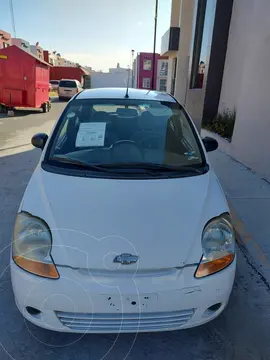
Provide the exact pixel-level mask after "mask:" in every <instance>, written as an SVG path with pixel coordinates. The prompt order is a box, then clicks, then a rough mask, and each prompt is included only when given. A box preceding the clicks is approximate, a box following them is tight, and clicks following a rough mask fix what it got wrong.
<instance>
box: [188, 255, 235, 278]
mask: <svg viewBox="0 0 270 360" xmlns="http://www.w3.org/2000/svg"><path fill="white" fill-rule="evenodd" d="M233 259H234V254H229V255H226V256H224V257H222V258H220V259H216V260H213V261H208V262H205V263H203V262H202V263H201V264H200V265H199V267H198V269H197V271H196V273H195V277H196V278H202V277H205V276H208V275H211V274H214V273H216V272H218V271H220V270H223V269H225V268H226V267H227V266H229V265H230V264H231V263H232V262H233Z"/></svg>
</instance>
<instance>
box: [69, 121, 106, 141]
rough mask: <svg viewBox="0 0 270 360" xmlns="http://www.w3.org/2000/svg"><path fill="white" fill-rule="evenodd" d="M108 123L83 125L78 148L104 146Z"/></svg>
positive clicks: (80, 130) (78, 138) (79, 132)
mask: <svg viewBox="0 0 270 360" xmlns="http://www.w3.org/2000/svg"><path fill="white" fill-rule="evenodd" d="M105 132H106V123H105V122H104V123H103V122H98V123H94V122H92V123H81V124H80V128H79V131H78V133H77V138H76V147H88V146H104V141H105Z"/></svg>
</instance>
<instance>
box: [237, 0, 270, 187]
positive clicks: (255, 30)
mask: <svg viewBox="0 0 270 360" xmlns="http://www.w3.org/2000/svg"><path fill="white" fill-rule="evenodd" d="M235 1H236V3H237V2H238V3H239V4H241V9H240V10H242V11H244V8H245V7H246V3H247V0H244V1H243V0H235ZM248 3H249V4H250V7H249V11H250V17H249V21H248V22H249V24H248V26H249V30H248V32H247V34H246V35H247V37H248V39H247V49H246V52H245V54H244V57H243V65H242V66H243V69H242V81H241V86H240V90H239V93H238V96H237V104H236V107H237V114H236V122H235V130H234V134H233V138H232V148H233V156H234V157H236V158H237V159H238V160H239V161H241V162H243V163H244V164H246V165H248V166H250V167H251V168H253V169H254V170H255V171H257V172H258V173H259V174H261V175H262V176H263V177H265V178H267V179H268V180H269V181H270V140H269V137H270V110H269V109H270V72H269V59H270V21H269V14H270V1H269V0H259V1H258V0H253V1H248ZM245 10H246V9H245ZM246 11H247V10H246ZM232 26H233V25H232ZM243 27H245V28H246V25H245V24H244V23H243ZM232 31H234V29H233V28H232Z"/></svg>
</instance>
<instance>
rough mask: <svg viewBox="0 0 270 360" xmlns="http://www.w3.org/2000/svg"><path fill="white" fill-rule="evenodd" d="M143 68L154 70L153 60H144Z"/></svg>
mask: <svg viewBox="0 0 270 360" xmlns="http://www.w3.org/2000/svg"><path fill="white" fill-rule="evenodd" d="M143 70H152V60H143Z"/></svg>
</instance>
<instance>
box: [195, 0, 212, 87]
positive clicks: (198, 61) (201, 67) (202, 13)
mask: <svg viewBox="0 0 270 360" xmlns="http://www.w3.org/2000/svg"><path fill="white" fill-rule="evenodd" d="M196 5H197V9H196V11H195V19H194V26H195V28H194V43H193V57H192V66H191V79H190V88H191V89H202V88H203V84H204V80H205V69H206V66H207V65H208V64H207V61H208V58H209V54H208V51H209V49H210V48H211V40H212V35H213V24H214V20H215V11H216V0H196Z"/></svg>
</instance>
